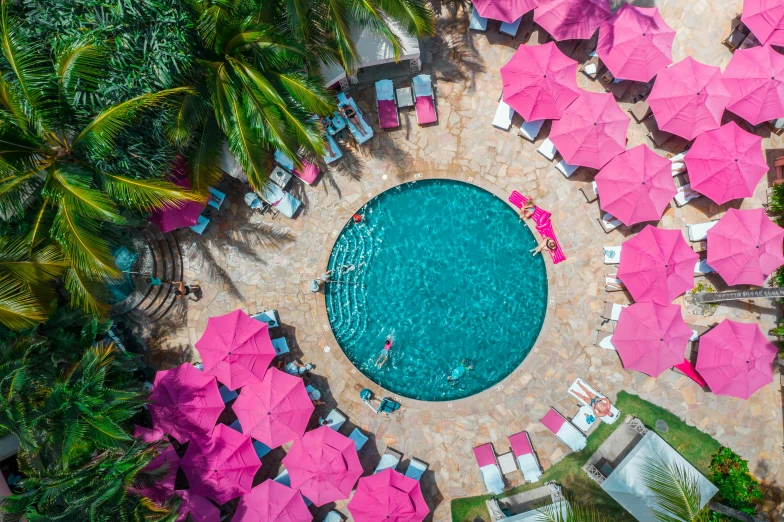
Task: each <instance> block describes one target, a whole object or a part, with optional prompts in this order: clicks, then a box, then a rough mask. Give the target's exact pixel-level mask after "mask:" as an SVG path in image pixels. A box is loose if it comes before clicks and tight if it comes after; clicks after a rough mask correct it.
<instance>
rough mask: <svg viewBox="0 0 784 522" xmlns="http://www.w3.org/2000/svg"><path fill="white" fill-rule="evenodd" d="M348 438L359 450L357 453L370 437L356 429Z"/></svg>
mask: <svg viewBox="0 0 784 522" xmlns="http://www.w3.org/2000/svg"><path fill="white" fill-rule="evenodd" d="M348 438H349V439H351V440H353V441H354V447H355V448H357V451H359V450H361V449H362V446H364V445H365V443H366V442H367V441H368V437H366V436H365V434H364V433H362V432H361V431H359V428H354V431H352V432H351V435H349V436H348Z"/></svg>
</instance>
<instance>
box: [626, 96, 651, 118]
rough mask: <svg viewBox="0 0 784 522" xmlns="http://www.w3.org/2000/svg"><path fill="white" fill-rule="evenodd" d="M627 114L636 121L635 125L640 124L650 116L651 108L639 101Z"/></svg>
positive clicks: (645, 102)
mask: <svg viewBox="0 0 784 522" xmlns="http://www.w3.org/2000/svg"><path fill="white" fill-rule="evenodd" d="M629 114H631V115H632V117H633V118H634V119H635V120H637V123H642V122H643V120H644V119H645V118H647V117H648V116H650V114H651V106H650V105H648V102H647V101H645V100H642V99H641V100H640V101H638V102H637V103H635V104H634V105H632V107H631V108H630V109H629Z"/></svg>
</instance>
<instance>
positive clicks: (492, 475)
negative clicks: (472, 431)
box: [474, 442, 504, 495]
mask: <svg viewBox="0 0 784 522" xmlns="http://www.w3.org/2000/svg"><path fill="white" fill-rule="evenodd" d="M474 457H476V463H477V464H478V465H479V471H480V472H481V473H482V479H483V480H484V482H485V487H486V488H487V491H489V492H490V493H492V494H494V495H498V494H499V493H501V492H502V491H503V490H504V477H503V475H501V466H499V464H498V459H497V458H496V456H495V450H493V445H492V444H490V443H489V442H488V443H487V444H482V445H481V446H477V447H476V448H474Z"/></svg>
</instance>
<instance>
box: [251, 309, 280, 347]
mask: <svg viewBox="0 0 784 522" xmlns="http://www.w3.org/2000/svg"><path fill="white" fill-rule="evenodd" d="M251 317H253V318H254V319H256V320H257V321H261V322H262V323H267V325H269V327H270V328H275V327H276V326H280V325H279V324H278V312H277V311H275V310H267V311H266V312H261V313H260V314H256V315H253V316H251ZM272 342H273V345H274V343H275V341H272Z"/></svg>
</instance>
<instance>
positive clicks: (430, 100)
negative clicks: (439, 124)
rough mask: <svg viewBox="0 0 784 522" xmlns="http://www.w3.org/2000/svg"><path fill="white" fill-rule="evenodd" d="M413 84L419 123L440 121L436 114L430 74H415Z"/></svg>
mask: <svg viewBox="0 0 784 522" xmlns="http://www.w3.org/2000/svg"><path fill="white" fill-rule="evenodd" d="M411 86H412V87H413V90H414V97H415V98H416V116H417V123H418V124H419V125H425V124H428V123H435V122H436V121H438V115H436V100H435V96H434V95H433V82H432V80H431V79H430V75H429V74H420V75H419V76H414V79H413V80H411Z"/></svg>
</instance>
